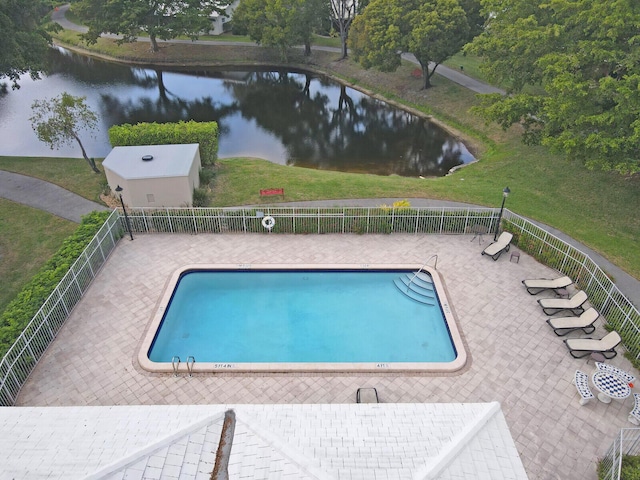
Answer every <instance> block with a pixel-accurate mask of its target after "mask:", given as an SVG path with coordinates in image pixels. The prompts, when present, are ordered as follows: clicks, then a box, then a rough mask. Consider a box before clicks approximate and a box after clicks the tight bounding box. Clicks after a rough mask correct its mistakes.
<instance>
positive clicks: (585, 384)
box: [571, 370, 595, 405]
mask: <svg viewBox="0 0 640 480" xmlns="http://www.w3.org/2000/svg"><path fill="white" fill-rule="evenodd" d="M571 383H573V384H574V385H575V386H576V389H577V390H578V393H579V394H580V405H586V404H587V403H589V400H591V399H592V398H595V395H594V394H593V392H592V391H591V389H590V388H589V376H588V375H587V374H586V373H584V372H581V371H580V370H576V373H575V375H574V376H573V380H571Z"/></svg>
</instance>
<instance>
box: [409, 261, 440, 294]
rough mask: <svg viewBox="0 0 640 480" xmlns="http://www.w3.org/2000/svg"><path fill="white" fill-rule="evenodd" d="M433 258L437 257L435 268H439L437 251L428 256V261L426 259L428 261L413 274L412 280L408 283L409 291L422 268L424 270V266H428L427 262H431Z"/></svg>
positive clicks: (434, 263)
mask: <svg viewBox="0 0 640 480" xmlns="http://www.w3.org/2000/svg"><path fill="white" fill-rule="evenodd" d="M432 258H435V259H436V261H435V262H433V268H434V269H435V270H437V269H438V254H437V253H434V254H433V255H431V256H430V257H429V258H427V261H426V262H424V264H423V265H422V266H421V267H420V268H419V269H418V271H417V272H415V273H414V274H413V277H411V280H409V283H408V284H407V292H408V291H409V288H410V287H411V284H412V283H413V280H414V279H415V278H416V277H417V276H418V274H419V273H420V272H421V271H422V270H424V267H426V266H427V264H428V263H429V261H430V260H431V259H432Z"/></svg>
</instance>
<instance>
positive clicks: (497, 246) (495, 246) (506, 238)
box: [482, 232, 513, 261]
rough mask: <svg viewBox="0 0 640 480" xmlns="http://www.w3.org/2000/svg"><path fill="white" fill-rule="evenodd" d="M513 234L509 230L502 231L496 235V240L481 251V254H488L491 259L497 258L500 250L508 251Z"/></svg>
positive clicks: (500, 252) (500, 253)
mask: <svg viewBox="0 0 640 480" xmlns="http://www.w3.org/2000/svg"><path fill="white" fill-rule="evenodd" d="M512 238H513V235H512V234H510V233H509V232H502V233H501V234H500V236H499V237H498V240H497V241H495V242H493V243H491V244H490V245H489V246H488V247H487V248H485V249H484V250H483V251H482V255H489V256H490V257H491V258H493V260H494V261H495V260H498V258H500V255H502V252H508V251H509V248H511V245H509V244H510V243H511V239H512Z"/></svg>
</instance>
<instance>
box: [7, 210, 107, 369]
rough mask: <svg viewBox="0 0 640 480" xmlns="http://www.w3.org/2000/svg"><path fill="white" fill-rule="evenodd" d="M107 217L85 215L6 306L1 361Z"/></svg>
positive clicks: (94, 214) (105, 213)
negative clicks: (73, 230) (75, 228)
mask: <svg viewBox="0 0 640 480" xmlns="http://www.w3.org/2000/svg"><path fill="white" fill-rule="evenodd" d="M109 215H111V212H110V211H105V212H93V213H90V214H89V215H85V216H84V217H83V218H82V223H81V224H80V226H79V227H78V228H77V230H76V231H75V232H74V233H73V234H72V235H71V236H70V237H68V238H67V239H66V240H65V241H64V242H63V244H62V246H61V247H60V249H59V250H58V251H57V252H56V253H55V254H54V255H53V256H52V257H51V259H49V261H48V262H47V263H45V265H44V266H43V267H42V268H41V269H40V271H39V272H38V273H37V274H36V275H35V276H34V277H33V278H32V279H31V280H30V281H29V283H27V285H25V287H24V288H23V289H22V290H21V291H20V293H18V295H17V296H16V297H15V298H14V299H13V300H12V301H11V302H10V303H9V305H7V308H6V309H5V311H4V312H3V313H2V315H0V358H2V357H4V355H5V354H6V353H7V351H8V350H9V348H10V347H11V345H13V343H14V342H15V341H16V339H17V338H18V336H19V335H20V333H21V332H22V331H23V330H24V329H25V327H26V326H27V324H28V323H29V322H30V321H31V319H32V318H33V317H34V315H35V314H36V313H37V312H38V310H39V309H40V307H41V306H42V304H43V303H44V302H45V300H46V299H47V298H48V297H49V295H51V293H52V292H53V290H54V289H55V288H56V286H57V285H58V283H59V282H60V280H62V277H64V275H65V274H66V273H67V271H68V270H69V268H70V267H71V265H72V264H73V262H75V261H76V259H77V258H78V257H79V256H80V254H81V253H82V252H83V250H84V249H85V248H86V246H87V245H88V244H89V242H90V241H91V240H92V239H93V237H94V236H95V235H96V233H97V232H98V230H100V227H102V225H103V224H104V222H105V220H106V219H107V218H108V217H109Z"/></svg>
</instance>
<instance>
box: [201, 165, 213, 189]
mask: <svg viewBox="0 0 640 480" xmlns="http://www.w3.org/2000/svg"><path fill="white" fill-rule="evenodd" d="M198 176H199V177H200V186H201V187H206V186H208V185H209V186H210V184H211V181H212V180H213V179H214V178H215V177H216V172H215V170H213V169H212V168H201V169H200V172H198Z"/></svg>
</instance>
